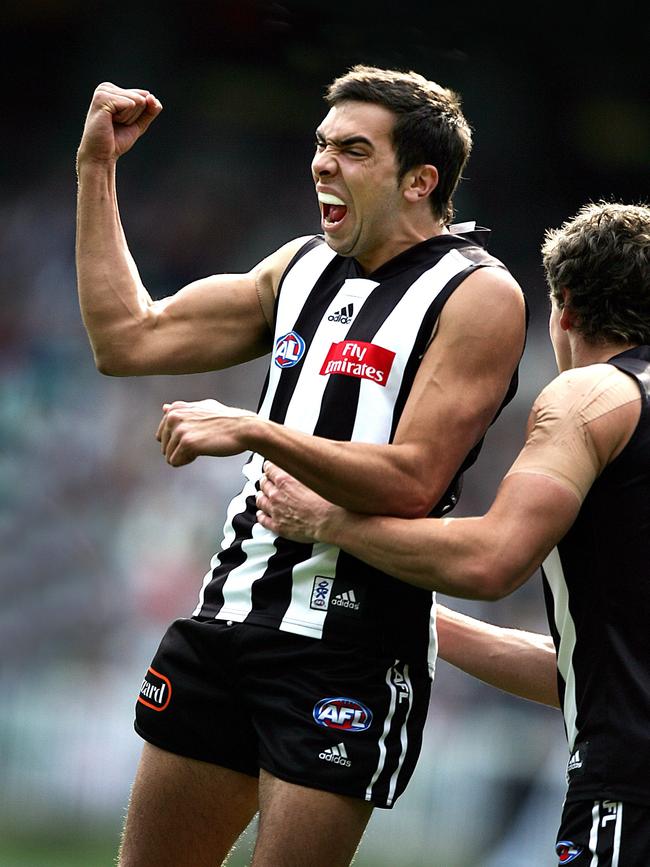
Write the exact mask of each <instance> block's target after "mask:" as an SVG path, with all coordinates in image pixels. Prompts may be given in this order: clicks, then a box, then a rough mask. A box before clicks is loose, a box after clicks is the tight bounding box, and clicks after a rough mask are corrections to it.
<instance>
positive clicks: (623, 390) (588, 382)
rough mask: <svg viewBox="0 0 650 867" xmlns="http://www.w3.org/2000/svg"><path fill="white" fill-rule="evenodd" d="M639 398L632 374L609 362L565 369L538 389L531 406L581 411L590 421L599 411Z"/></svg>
mask: <svg viewBox="0 0 650 867" xmlns="http://www.w3.org/2000/svg"><path fill="white" fill-rule="evenodd" d="M637 398H638V399H639V400H640V393H639V388H638V386H637V385H636V383H635V381H634V380H633V379H632V377H630V376H628V375H627V374H625V373H623V372H622V371H620V370H618V369H617V368H616V367H614V366H613V365H612V364H589V365H587V366H585V367H575V368H573V369H572V370H565V371H564V372H563V373H560V374H559V375H558V376H556V377H555V379H554V380H552V381H551V382H550V383H549V384H548V385H547V386H546V387H545V388H544V389H542V391H541V392H540V393H539V395H538V397H537V400H536V401H535V404H534V408H537V407H546V406H554V407H557V408H558V409H560V408H562V407H564V408H565V409H566V410H567V411H569V410H571V411H572V413H573V414H577V413H582V414H583V416H584V421H590V420H591V419H593V418H594V417H596V416H597V415H599V414H602V412H604V411H607V410H611V409H615V408H616V407H617V406H619V405H621V404H624V403H629V402H630V401H634V400H635V399H637Z"/></svg>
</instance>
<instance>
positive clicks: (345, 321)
mask: <svg viewBox="0 0 650 867" xmlns="http://www.w3.org/2000/svg"><path fill="white" fill-rule="evenodd" d="M353 319H354V304H347V305H346V306H345V307H341V309H340V310H336V311H335V312H334V313H332V315H331V316H328V317H327V321H328V322H340V323H341V325H349V324H350V322H352V320H353Z"/></svg>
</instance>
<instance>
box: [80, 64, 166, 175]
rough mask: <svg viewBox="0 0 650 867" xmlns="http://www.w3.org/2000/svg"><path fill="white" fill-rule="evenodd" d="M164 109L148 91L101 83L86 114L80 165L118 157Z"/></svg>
mask: <svg viewBox="0 0 650 867" xmlns="http://www.w3.org/2000/svg"><path fill="white" fill-rule="evenodd" d="M161 111H162V105H161V103H160V102H159V101H158V99H156V97H155V96H154V95H153V93H150V92H149V91H148V90H139V89H137V88H130V89H129V88H124V87H117V85H115V84H111V82H110V81H105V82H104V83H103V84H100V85H99V87H97V89H96V90H95V93H94V94H93V98H92V102H91V103H90V108H89V110H88V115H87V117H86V125H85V126H84V131H83V136H82V138H81V144H80V145H79V150H78V153H77V165H81V164H82V163H83V162H85V161H99V162H110V161H114V160H117V159H118V158H119V157H121V156H122V154H125V153H126V152H127V151H128V150H130V148H132V147H133V145H134V144H135V142H136V141H137V140H138V139H139V138H140V136H141V135H142V134H143V133H144V132H146V130H147V129H148V127H149V124H150V123H151V122H152V121H153V120H154V118H156V117H157V116H158V115H159V114H160V112H161Z"/></svg>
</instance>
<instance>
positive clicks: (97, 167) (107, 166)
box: [76, 147, 117, 178]
mask: <svg viewBox="0 0 650 867" xmlns="http://www.w3.org/2000/svg"><path fill="white" fill-rule="evenodd" d="M116 163H117V157H114V156H110V157H109V156H106V157H101V156H97V154H90V153H87V152H86V151H84V150H83V148H81V147H80V148H79V150H78V151H77V159H76V168H77V176H78V177H79V178H81V175H82V174H83V175H85V176H87V175H90V174H102V175H110V174H113V173H114V172H115V164H116Z"/></svg>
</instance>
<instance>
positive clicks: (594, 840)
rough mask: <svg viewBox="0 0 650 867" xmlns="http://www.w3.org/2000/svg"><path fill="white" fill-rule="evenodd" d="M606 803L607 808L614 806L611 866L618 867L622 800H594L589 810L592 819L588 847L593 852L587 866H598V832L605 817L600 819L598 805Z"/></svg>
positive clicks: (602, 826) (604, 825)
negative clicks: (591, 808)
mask: <svg viewBox="0 0 650 867" xmlns="http://www.w3.org/2000/svg"><path fill="white" fill-rule="evenodd" d="M603 803H606V804H607V806H608V808H610V809H611V806H615V809H616V820H615V823H614V842H613V845H612V867H618V861H619V857H620V854H621V833H622V831H623V802H622V801H606V802H603V801H594V807H593V810H592V811H591V815H592V816H593V821H592V823H591V832H590V834H589V849H590V851H591V852H593V857H592V859H591V862H590V864H589V867H598V834H599V831H600V829H601V828H604V827H606V825H607V823H606V822H605V818H604V819H603V822H602V823H601V821H600V807H601V805H602V804H603Z"/></svg>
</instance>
